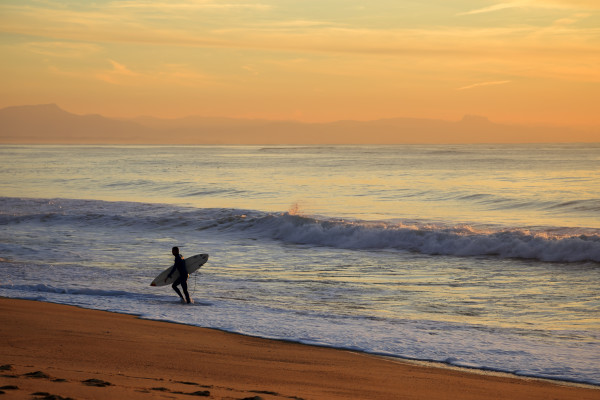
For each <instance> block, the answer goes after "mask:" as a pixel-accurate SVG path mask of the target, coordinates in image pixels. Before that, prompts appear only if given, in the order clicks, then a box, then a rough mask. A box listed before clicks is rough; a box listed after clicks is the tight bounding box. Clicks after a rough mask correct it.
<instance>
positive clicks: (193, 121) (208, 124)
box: [0, 104, 600, 144]
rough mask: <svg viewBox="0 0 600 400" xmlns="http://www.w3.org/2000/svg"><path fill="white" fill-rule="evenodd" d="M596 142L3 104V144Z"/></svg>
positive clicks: (409, 125) (534, 131) (511, 131)
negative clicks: (125, 115) (124, 115)
mask: <svg viewBox="0 0 600 400" xmlns="http://www.w3.org/2000/svg"><path fill="white" fill-rule="evenodd" d="M541 142H600V128H596V130H595V131H594V130H587V131H586V130H577V129H574V128H558V127H526V126H517V125H501V124H495V123H493V122H490V121H489V120H488V119H487V118H485V117H479V116H465V117H464V118H463V119H462V120H460V121H458V122H451V121H442V120H434V119H415V118H392V119H380V120H374V121H366V122H362V121H337V122H330V123H303V122H295V121H270V120H254V119H233V118H207V117H185V118H177V119H159V118H153V117H138V118H134V119H128V120H123V119H114V118H107V117H103V116H101V115H76V114H72V113H70V112H67V111H65V110H63V109H61V108H60V107H58V106H57V105H55V104H44V105H33V106H16V107H7V108H3V109H0V143H4V144H26V143H27V144H28V143H36V144H403V143H423V144H426V143H541Z"/></svg>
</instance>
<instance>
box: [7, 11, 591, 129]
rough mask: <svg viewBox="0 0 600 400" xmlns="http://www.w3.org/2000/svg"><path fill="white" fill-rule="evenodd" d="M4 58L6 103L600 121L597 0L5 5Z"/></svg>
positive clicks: (276, 115) (181, 112)
mask: <svg viewBox="0 0 600 400" xmlns="http://www.w3.org/2000/svg"><path fill="white" fill-rule="evenodd" d="M0 54H1V55H2V57H1V59H2V61H1V62H0V107H7V106H13V105H26V104H45V103H56V104H58V105H59V106H61V107H62V108H63V109H65V110H67V111H70V112H73V113H77V114H90V113H97V114H102V115H105V116H110V117H135V116H141V115H146V116H156V117H163V118H175V117H182V116H187V115H201V116H220V117H235V118H267V119H285V120H299V121H306V122H325V121H335V120H344V119H352V120H373V119H379V118H394V117H414V118H433V119H444V120H460V119H461V118H462V116H463V115H466V114H469V115H481V116H485V117H488V118H489V119H490V120H492V121H494V122H499V123H518V124H546V125H561V126H584V127H585V126H600V1H599V0H514V1H511V0H489V1H488V0H452V1H449V0H428V1H422V0H414V1H407V0H370V1H359V0H296V1H292V0H248V1H245V0H223V1H219V0H173V1H166V0H162V1H138V0H126V1H101V0H98V1H52V0H37V1H32V0H2V2H1V3H0Z"/></svg>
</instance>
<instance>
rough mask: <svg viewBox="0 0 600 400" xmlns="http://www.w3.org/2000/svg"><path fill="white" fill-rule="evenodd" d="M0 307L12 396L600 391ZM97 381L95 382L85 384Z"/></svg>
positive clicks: (154, 324)
mask: <svg viewBox="0 0 600 400" xmlns="http://www.w3.org/2000/svg"><path fill="white" fill-rule="evenodd" d="M0 310H1V312H0V334H1V336H2V337H3V338H5V342H4V344H3V346H2V348H1V349H2V350H1V352H0V388H2V387H10V386H16V387H18V388H19V389H12V390H11V389H8V390H4V389H0V391H5V392H7V393H8V392H10V395H11V396H12V395H17V397H10V398H27V399H29V398H31V394H32V393H47V394H52V395H56V396H61V397H62V398H64V399H66V398H72V399H84V398H99V399H102V398H106V399H109V398H132V399H137V398H139V399H149V398H152V399H154V398H157V399H158V398H176V399H179V398H181V399H184V398H189V396H190V395H192V394H193V393H195V394H194V395H195V396H203V397H207V398H213V399H258V398H260V399H264V400H269V399H271V400H274V399H284V398H288V399H305V400H308V399H390V398H415V399H427V398H449V399H454V398H457V399H458V398H460V399H483V398H490V397H493V398H495V399H545V398H561V399H581V400H583V399H597V398H598V396H599V395H600V392H599V391H598V390H600V387H596V386H594V385H588V384H581V383H572V382H568V381H555V380H551V379H545V378H535V377H531V378H530V377H522V376H517V375H513V374H508V373H503V372H495V371H486V370H472V369H471V368H465V367H454V366H451V365H447V364H443V363H436V362H428V361H418V360H406V359H401V358H395V357H388V356H379V355H373V354H369V353H362V352H357V351H353V350H347V349H336V348H331V347H325V346H313V345H305V344H301V343H298V342H291V341H285V340H277V339H274V340H272V339H263V338H257V337H252V336H245V335H241V334H235V333H230V332H225V331H221V330H216V329H209V328H200V327H196V326H190V325H185V324H180V323H171V322H164V321H154V320H148V319H142V318H140V317H138V316H134V315H131V314H120V313H116V312H108V311H98V310H90V309H85V308H81V307H77V306H69V305H62V304H56V303H46V302H39V301H32V300H20V299H9V298H0ZM28 374H29V375H28ZM32 374H34V375H35V374H37V375H38V377H35V376H33V375H32ZM90 379H91V380H92V381H90V382H91V383H92V385H91V386H90V385H89V384H88V383H83V382H85V381H89V380H90ZM102 382H104V383H108V384H107V385H104V386H102ZM94 383H95V384H96V386H94ZM0 396H1V395H0ZM19 396H20V397H19ZM56 398H59V397H56Z"/></svg>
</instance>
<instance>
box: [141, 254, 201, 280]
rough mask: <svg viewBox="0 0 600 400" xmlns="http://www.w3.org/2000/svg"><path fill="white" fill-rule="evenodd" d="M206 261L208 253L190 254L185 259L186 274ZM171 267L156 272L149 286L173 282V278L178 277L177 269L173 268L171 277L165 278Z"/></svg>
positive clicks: (195, 269) (194, 270)
mask: <svg viewBox="0 0 600 400" xmlns="http://www.w3.org/2000/svg"><path fill="white" fill-rule="evenodd" d="M207 261H208V254H196V255H195V256H191V257H188V258H186V259H185V268H186V269H187V271H188V274H191V273H192V272H196V271H198V270H199V269H200V267H201V266H203V265H204V264H205V263H206V262H207ZM171 268H173V266H170V267H169V268H167V269H165V270H164V271H163V272H161V273H160V274H158V276H157V277H156V278H154V280H153V281H152V283H151V284H150V286H166V285H170V284H172V283H173V282H175V280H176V279H177V278H179V271H177V270H175V272H173V275H171V277H170V278H168V279H167V276H169V272H171ZM165 279H166V280H165Z"/></svg>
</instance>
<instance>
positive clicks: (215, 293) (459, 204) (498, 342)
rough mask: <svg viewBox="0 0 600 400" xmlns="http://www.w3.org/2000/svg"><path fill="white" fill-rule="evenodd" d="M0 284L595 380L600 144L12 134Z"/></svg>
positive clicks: (367, 347)
mask: <svg viewBox="0 0 600 400" xmlns="http://www.w3.org/2000/svg"><path fill="white" fill-rule="evenodd" d="M174 245H178V246H180V248H181V250H182V253H183V254H184V256H191V255H194V254H197V253H204V252H206V253H209V254H210V259H209V261H208V263H207V264H206V265H205V266H204V267H203V268H202V269H201V270H200V272H199V273H197V274H193V275H192V276H191V277H190V281H189V284H190V291H191V292H192V297H193V298H194V299H195V300H196V303H195V304H194V305H193V306H189V307H188V306H182V305H180V304H179V303H178V301H177V299H178V298H177V297H176V295H175V293H174V292H172V290H171V289H170V287H168V286H167V287H161V288H154V287H150V286H149V283H150V282H151V281H152V279H153V278H154V277H155V276H156V275H157V274H158V273H159V272H160V271H161V270H162V269H164V268H166V267H168V266H169V265H171V264H172V256H171V255H170V250H171V247H172V246H174ZM0 296H6V297H13V298H26V299H36V300H40V301H50V302H57V303H64V304H74V305H79V306H82V307H87V308H94V309H102V310H111V311H116V312H122V313H131V314H138V315H141V316H143V317H146V318H152V319H160V320H168V321H176V322H183V323H188V324H192V325H199V326H205V327H213V328H219V329H224V330H228V331H232V332H239V333H243V334H249V335H255V336H260V337H268V338H280V339H288V340H293V341H298V342H303V343H310V344H319V345H326V346H332V347H339V348H348V349H355V350H360V351H366V352H370V353H375V354H384V355H391V356H397V357H404V358H412V359H420V360H435V361H441V362H445V363H448V364H452V365H459V366H467V367H474V368H482V369H491V370H499V371H507V372H512V373H516V374H522V375H528V376H540V377H547V378H554V379H561V380H570V381H578V382H587V383H592V384H596V385H600V361H599V360H600V144H585V145H579V144H565V145H539V144H538V145H458V146H441V145H440V146H431V145H429V146H416V145H414V146H331V147H327V146H325V147H317V146H307V147H290V146H271V147H260V146H239V147H238V146H198V147H194V146H185V147H162V146H98V147H95V146H3V147H0Z"/></svg>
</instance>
